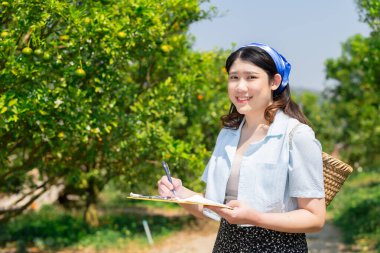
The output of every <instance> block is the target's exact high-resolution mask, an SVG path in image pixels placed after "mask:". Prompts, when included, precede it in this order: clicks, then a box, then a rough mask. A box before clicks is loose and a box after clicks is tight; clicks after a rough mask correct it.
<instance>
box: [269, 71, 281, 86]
mask: <svg viewBox="0 0 380 253" xmlns="http://www.w3.org/2000/svg"><path fill="white" fill-rule="evenodd" d="M281 81H282V77H281V75H280V74H275V75H274V77H273V80H272V83H271V85H270V88H271V90H277V88H278V87H279V86H280V84H281Z"/></svg>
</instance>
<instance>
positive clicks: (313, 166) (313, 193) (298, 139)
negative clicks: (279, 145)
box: [289, 124, 325, 198]
mask: <svg viewBox="0 0 380 253" xmlns="http://www.w3.org/2000/svg"><path fill="white" fill-rule="evenodd" d="M291 141H292V149H291V150H290V161H289V195H290V197H297V198H323V197H324V196H325V194H324V185H323V162H322V147H321V144H320V142H319V141H318V140H317V139H316V138H315V134H314V132H313V130H312V129H311V128H310V127H309V126H307V125H304V124H302V125H300V126H298V127H297V128H296V129H295V132H294V135H293V140H291Z"/></svg>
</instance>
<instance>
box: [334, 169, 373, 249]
mask: <svg viewBox="0 0 380 253" xmlns="http://www.w3.org/2000/svg"><path fill="white" fill-rule="evenodd" d="M328 210H329V212H330V214H331V215H332V216H333V221H334V223H335V224H336V225H337V226H338V227H339V228H340V229H341V231H342V235H343V240H344V242H345V243H347V244H349V245H351V246H353V247H358V248H360V250H362V251H363V252H367V251H370V250H376V249H377V250H378V252H380V173H379V172H377V171H372V172H361V173H356V174H354V175H352V176H351V177H350V178H349V179H348V180H347V181H346V183H345V184H344V186H343V188H342V190H341V192H339V193H338V195H337V196H336V198H335V199H334V201H333V202H332V203H331V206H330V207H329V209H328Z"/></svg>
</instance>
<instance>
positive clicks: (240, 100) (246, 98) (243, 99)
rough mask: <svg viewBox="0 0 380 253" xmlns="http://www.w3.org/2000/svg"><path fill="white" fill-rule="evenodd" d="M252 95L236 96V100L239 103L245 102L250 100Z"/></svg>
mask: <svg viewBox="0 0 380 253" xmlns="http://www.w3.org/2000/svg"><path fill="white" fill-rule="evenodd" d="M251 98H252V97H236V100H237V101H238V102H239V103H245V102H248V101H249V100H251Z"/></svg>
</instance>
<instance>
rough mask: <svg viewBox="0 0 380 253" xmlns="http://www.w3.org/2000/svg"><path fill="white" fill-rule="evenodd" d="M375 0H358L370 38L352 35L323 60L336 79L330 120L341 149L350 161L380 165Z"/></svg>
mask: <svg viewBox="0 0 380 253" xmlns="http://www.w3.org/2000/svg"><path fill="white" fill-rule="evenodd" d="M378 4H379V3H378V1H358V6H359V8H360V10H361V12H362V14H363V15H365V18H364V21H365V22H367V23H368V24H369V25H370V26H371V27H372V28H373V29H374V31H373V32H372V33H371V34H370V36H369V37H367V38H365V37H363V36H361V35H355V36H353V37H351V38H349V39H348V40H347V41H346V42H345V43H344V44H343V45H342V55H341V56H340V57H339V58H337V59H329V60H328V61H326V73H327V77H328V78H329V79H334V80H336V81H337V83H338V84H337V85H336V86H335V87H331V88H330V89H329V90H328V91H327V92H326V94H327V97H328V98H329V100H330V102H331V103H333V104H334V107H333V108H332V109H333V117H332V122H334V125H336V126H341V127H340V132H339V133H338V134H337V135H336V136H335V138H336V139H337V141H338V142H341V143H343V144H344V147H345V148H344V149H343V150H342V151H343V153H344V154H345V155H347V156H348V158H349V161H350V162H351V163H352V164H353V165H355V166H356V167H359V166H375V165H379V164H380V160H379V156H378V152H377V151H376V150H379V149H380V146H379V143H380V135H379V132H378V131H377V130H376V129H377V126H378V125H379V124H380V122H379V117H377V115H379V112H380V107H379V103H378V101H379V100H380V96H379V92H378V90H379V88H380V86H379V83H380V75H379V73H380V68H379V66H380V34H379V31H378V20H379V18H380V13H379V11H378V10H379V8H376V7H377V6H378Z"/></svg>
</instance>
